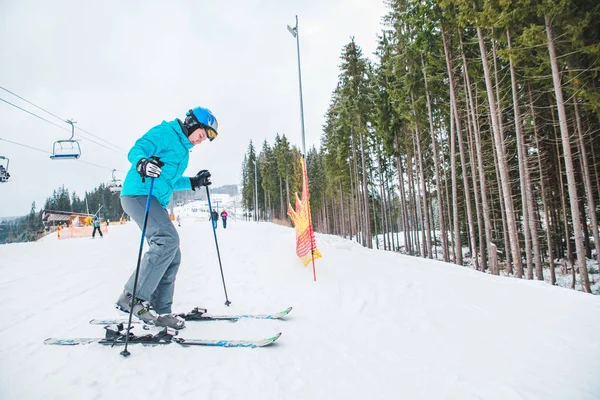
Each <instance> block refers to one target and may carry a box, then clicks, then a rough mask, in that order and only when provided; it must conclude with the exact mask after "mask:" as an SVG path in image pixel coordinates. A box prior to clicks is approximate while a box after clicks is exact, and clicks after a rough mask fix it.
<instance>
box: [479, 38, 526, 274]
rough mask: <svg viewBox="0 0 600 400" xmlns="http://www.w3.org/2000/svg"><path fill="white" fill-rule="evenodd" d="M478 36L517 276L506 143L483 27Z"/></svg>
mask: <svg viewBox="0 0 600 400" xmlns="http://www.w3.org/2000/svg"><path fill="white" fill-rule="evenodd" d="M477 38H478V40H479V50H480V52H481V61H482V63H483V72H484V75H485V85H486V88H487V94H488V102H489V106H490V119H491V120H492V130H493V132H494V142H495V145H496V152H497V153H498V167H499V173H500V182H501V185H502V194H503V196H504V208H505V209H506V223H507V226H508V236H509V239H510V248H511V253H512V256H513V261H514V263H515V270H516V271H515V277H517V278H521V277H522V276H523V265H522V263H521V250H520V249H519V237H518V232H517V221H516V220H515V212H514V207H513V202H512V198H511V190H510V177H509V175H508V165H507V162H506V154H505V151H504V143H503V140H502V136H501V134H500V124H499V122H498V112H499V111H498V108H497V105H496V99H494V94H493V93H494V87H493V85H492V78H491V76H490V69H489V66H488V60H487V51H486V49H485V42H484V40H483V33H482V31H481V28H479V27H478V28H477Z"/></svg>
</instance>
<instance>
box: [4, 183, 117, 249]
mask: <svg viewBox="0 0 600 400" xmlns="http://www.w3.org/2000/svg"><path fill="white" fill-rule="evenodd" d="M44 210H51V211H67V212H73V213H82V214H88V213H89V214H96V213H98V215H99V216H100V218H102V219H110V220H113V221H117V220H119V219H120V218H121V217H122V216H123V208H122V207H121V201H120V199H119V193H113V192H111V191H110V188H109V186H108V185H105V184H101V185H100V186H98V187H96V188H94V189H93V190H92V191H90V192H85V195H84V197H83V198H80V197H79V196H78V195H77V194H76V193H75V192H73V193H72V194H70V193H69V190H68V189H67V188H65V187H64V185H62V186H61V187H59V188H57V189H55V190H53V192H52V195H51V196H50V197H48V198H46V201H45V203H44V207H43V209H41V210H39V211H36V205H35V202H33V203H32V204H31V211H30V212H29V214H28V215H26V216H23V217H19V218H15V219H13V220H10V221H2V222H0V243H18V242H31V241H36V240H38V239H39V238H41V237H42V236H44V234H45V233H46V229H45V226H44V224H43V222H42V212H43V211H44Z"/></svg>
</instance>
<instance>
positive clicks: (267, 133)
mask: <svg viewBox="0 0 600 400" xmlns="http://www.w3.org/2000/svg"><path fill="white" fill-rule="evenodd" d="M386 12H387V10H386V7H385V5H384V4H383V0H319V1H317V0H303V1H281V0H279V1H277V0H263V1H261V0H237V1H208V0H195V1H191V0H190V1H183V0H182V1H162V0H161V1H158V0H145V1H116V0H104V1H95V2H91V1H81V0H56V1H43V0H2V1H0V60H2V61H1V62H0V86H2V87H3V88H6V89H8V90H10V91H12V92H14V93H16V94H17V95H19V96H21V97H23V98H25V99H27V100H28V101H30V102H32V103H34V104H36V105H37V106H39V107H42V108H44V109H45V110H48V111H50V112H52V113H53V114H56V115H57V116H59V117H60V118H62V119H70V118H72V119H74V120H75V121H77V125H76V126H78V127H81V128H83V129H84V130H86V131H88V132H90V133H91V134H93V135H95V136H96V137H93V136H90V135H88V134H86V133H85V132H81V131H79V130H76V138H78V139H80V145H81V149H82V156H81V159H80V161H52V160H50V158H49V156H50V152H51V149H52V144H53V143H54V141H56V140H59V139H68V138H69V136H70V126H69V125H67V124H66V123H64V122H61V121H60V120H59V119H56V118H54V117H53V116H51V115H49V114H46V113H45V112H43V111H42V110H39V109H37V108H35V107H34V106H32V105H30V104H27V103H26V102H24V101H22V100H20V99H19V98H17V97H14V96H13V95H12V94H10V93H7V92H6V91H4V90H2V89H0V98H1V99H3V100H6V101H9V102H11V103H13V104H15V105H18V106H20V107H23V108H25V109H27V110H29V111H31V112H33V113H35V114H37V115H39V116H41V117H43V118H45V119H48V120H49V121H51V122H53V123H55V124H57V125H59V126H61V127H63V129H64V130H63V129H60V128H58V127H56V126H53V125H51V124H49V123H47V122H45V121H42V120H40V119H38V118H36V117H34V116H32V115H30V114H27V113H26V112H24V111H21V110H19V109H17V108H15V107H13V106H10V105H8V104H6V103H4V102H0V138H2V139H5V140H0V155H1V156H5V157H8V158H9V159H10V165H9V171H10V173H11V176H12V181H11V182H9V183H4V184H0V216H14V215H23V214H26V213H28V212H29V210H30V207H31V203H32V202H33V201H35V202H36V207H37V209H38V210H39V209H40V208H41V207H43V205H44V201H45V199H46V198H47V197H48V196H50V195H51V194H52V190H54V189H55V188H57V187H59V186H61V185H62V184H64V185H65V187H66V188H68V189H69V190H70V192H73V191H75V192H76V193H78V194H79V195H80V197H81V196H83V194H84V192H85V191H86V190H87V191H90V190H92V189H93V188H94V187H96V186H98V185H99V184H100V183H102V182H106V183H108V182H109V181H110V179H111V171H112V169H113V168H114V169H116V170H117V178H124V175H125V171H127V169H128V168H129V162H128V161H127V157H126V154H127V152H128V151H129V149H130V148H131V146H132V145H133V143H134V142H135V140H137V138H139V137H140V136H141V135H143V134H144V133H145V132H146V131H148V129H150V128H152V127H153V126H155V125H157V124H160V123H161V121H163V120H167V121H170V120H173V119H175V118H182V117H183V116H184V115H185V112H186V111H187V110H189V109H190V108H192V107H194V106H198V105H201V106H204V107H207V108H209V109H211V110H212V111H213V113H214V114H215V115H216V117H217V119H218V121H219V137H218V139H216V140H215V141H213V142H211V143H209V142H205V143H203V144H201V145H199V146H196V147H195V148H194V150H193V152H192V154H191V157H190V163H189V168H188V170H187V175H193V174H195V173H196V172H197V171H198V170H200V169H209V170H210V171H211V173H212V175H213V184H214V185H215V186H221V185H225V184H234V183H240V179H241V178H240V177H241V164H242V161H243V158H244V153H245V152H246V150H247V148H248V144H249V142H250V140H252V141H253V142H254V144H255V145H256V146H258V147H260V146H261V145H262V143H263V141H264V140H265V139H266V140H267V141H268V142H269V143H270V144H273V141H274V138H275V135H276V134H277V133H278V132H279V133H284V134H286V136H287V137H288V138H289V140H290V142H291V143H292V144H295V145H297V146H298V147H301V143H302V140H301V125H300V103H299V97H298V69H297V56H296V42H295V39H294V38H293V37H292V36H291V35H290V33H289V32H288V30H287V29H286V25H288V24H289V25H292V26H293V25H294V24H295V15H296V14H297V15H298V18H299V25H300V26H299V29H300V53H301V54H300V56H301V62H302V83H303V89H304V113H305V124H306V125H305V130H306V146H307V148H310V147H311V146H312V145H316V146H318V145H319V140H320V137H321V130H322V125H323V122H324V114H325V112H326V110H327V106H328V104H329V100H330V98H331V93H332V91H333V89H334V88H335V85H336V83H337V79H338V74H339V64H340V58H339V57H340V54H341V50H342V47H343V46H344V45H345V44H346V43H348V42H349V41H350V38H351V36H354V37H355V38H356V41H357V43H358V44H359V45H360V46H361V47H362V48H363V52H364V54H365V55H367V56H369V57H372V53H373V51H374V50H375V47H376V35H377V34H378V33H379V32H380V30H381V17H382V16H383V15H384V14H385V13H386ZM88 139H91V140H93V141H94V142H97V143H100V144H102V146H100V145H98V144H95V143H93V142H91V141H90V140H88ZM7 140H8V141H12V142H16V143H20V144H23V145H26V146H30V147H31V148H28V147H23V146H19V145H16V144H12V143H9V142H7ZM103 140H105V141H107V142H109V143H110V144H108V143H106V142H104V141H103ZM111 144H112V145H111ZM115 146H116V147H115ZM39 150H43V152H42V151H39Z"/></svg>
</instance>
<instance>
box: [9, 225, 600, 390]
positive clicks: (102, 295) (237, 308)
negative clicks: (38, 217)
mask: <svg viewBox="0 0 600 400" xmlns="http://www.w3.org/2000/svg"><path fill="white" fill-rule="evenodd" d="M207 218H208V216H206V218H201V217H191V216H190V217H183V218H182V227H181V228H178V229H179V232H180V235H181V247H182V252H183V263H182V267H181V270H180V273H179V277H178V287H177V290H176V296H175V308H176V310H178V311H189V310H190V309H191V308H193V307H194V306H198V305H200V306H204V307H207V308H209V309H210V311H212V312H213V313H225V312H275V311H279V310H281V309H283V308H285V307H287V306H290V305H291V306H293V307H294V310H293V311H292V313H291V314H290V316H289V317H288V318H287V319H286V320H282V321H240V322H237V323H229V322H210V323H188V328H187V329H185V330H184V331H183V332H182V333H181V335H182V336H184V337H202V338H209V339H210V338H262V337H265V336H267V335H271V334H274V333H276V332H279V331H281V332H283V336H282V337H281V339H280V340H279V341H278V342H277V343H276V344H275V345H273V346H271V347H268V348H262V349H240V348H233V349H227V348H181V347H178V346H176V345H170V346H165V347H142V346H139V345H135V346H131V347H130V351H131V353H132V355H131V356H130V357H129V358H127V359H125V358H123V357H122V356H120V355H119V351H120V349H118V348H109V347H102V346H99V345H89V346H79V347H58V346H44V345H43V344H42V342H43V340H44V339H45V338H47V337H90V336H98V335H102V327H101V326H92V325H89V324H88V323H87V322H88V320H89V319H91V318H109V317H114V316H118V315H119V314H118V313H117V312H116V311H115V310H114V309H113V308H112V304H113V302H114V301H115V300H116V297H117V296H118V294H119V293H120V291H121V289H122V285H123V283H124V282H125V280H126V278H127V276H128V275H129V273H130V272H131V271H132V269H133V268H134V267H135V261H136V257H137V252H138V248H137V247H138V245H139V236H140V231H139V229H138V227H137V226H136V225H135V224H132V223H130V224H127V225H111V226H110V232H109V233H108V234H107V235H106V237H105V238H104V239H102V240H100V239H95V240H91V239H71V240H65V241H58V240H57V239H56V237H55V236H52V235H51V236H48V237H46V238H44V239H43V240H41V241H39V242H37V243H20V244H11V245H3V246H0V260H1V261H0V302H1V304H2V308H1V309H0V399H3V400H7V399H19V400H20V399H114V398H127V399H161V400H162V399H188V398H189V399H460V400H468V399H503V400H512V399H515V400H516V399H545V400H546V399H557V400H558V399H590V400H597V399H600V380H599V379H598V371H600V318H599V315H600V297H598V296H592V295H589V294H584V293H581V292H577V291H573V290H569V289H564V288H558V287H551V286H549V285H548V284H546V283H542V282H532V281H524V280H517V279H511V278H504V277H496V276H491V275H486V274H481V273H479V272H476V271H473V270H471V269H468V268H464V267H458V266H454V265H451V264H445V263H442V262H437V261H432V260H425V259H421V258H416V257H408V256H403V255H399V254H393V253H390V252H383V251H377V250H369V249H365V248H362V247H360V246H359V245H357V244H355V243H353V242H350V241H347V240H344V239H341V238H338V237H334V236H327V235H317V243H318V246H319V249H320V250H321V252H322V253H323V256H324V258H323V259H321V260H318V261H317V282H313V280H312V270H311V268H310V267H307V268H305V267H302V266H301V264H300V261H299V260H298V259H297V257H296V256H295V251H294V246H295V235H294V231H293V229H291V228H286V227H281V226H278V225H274V224H269V223H260V224H257V223H252V222H241V221H230V225H229V226H228V228H227V229H226V230H223V229H222V227H221V225H220V226H219V229H218V230H217V234H218V238H219V246H220V249H221V257H222V261H223V268H224V271H225V279H226V283H227V289H228V292H229V297H230V300H231V301H232V305H231V307H229V308H227V307H225V306H224V305H223V303H224V301H225V299H224V294H223V287H222V283H221V276H220V273H219V266H218V261H217V257H216V252H215V246H214V239H213V233H212V228H211V225H210V223H209V222H208V221H207Z"/></svg>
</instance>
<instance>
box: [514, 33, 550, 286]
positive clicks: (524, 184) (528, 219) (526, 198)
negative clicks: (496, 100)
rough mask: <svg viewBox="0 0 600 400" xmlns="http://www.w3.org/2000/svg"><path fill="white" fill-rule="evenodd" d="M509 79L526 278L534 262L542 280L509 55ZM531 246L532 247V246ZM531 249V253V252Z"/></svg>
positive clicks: (523, 139)
mask: <svg viewBox="0 0 600 400" xmlns="http://www.w3.org/2000/svg"><path fill="white" fill-rule="evenodd" d="M506 38H507V41H508V49H509V50H510V49H511V47H512V44H511V39H510V32H509V31H508V30H507V31H506ZM509 67H510V80H511V87H512V93H513V112H514V115H515V132H516V134H517V154H518V157H519V176H520V178H521V179H520V180H519V181H520V183H521V201H522V203H523V220H524V221H523V224H524V226H523V232H524V233H525V254H526V257H527V279H533V265H532V261H533V264H535V270H536V277H537V279H539V280H543V279H544V278H543V276H542V275H541V273H542V262H541V260H540V243H539V240H538V235H537V222H536V221H535V212H534V210H533V197H532V195H531V178H530V177H529V165H528V162H527V150H526V148H525V138H524V137H523V132H522V128H521V127H522V122H521V113H520V112H519V98H518V94H517V78H516V75H515V66H514V64H513V61H512V57H509ZM532 247H533V248H532ZM532 250H533V254H531V252H532Z"/></svg>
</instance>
